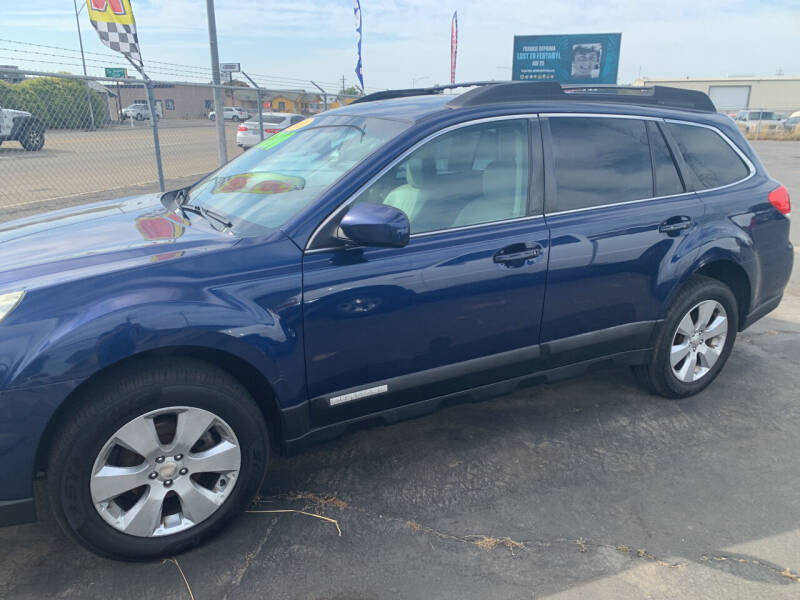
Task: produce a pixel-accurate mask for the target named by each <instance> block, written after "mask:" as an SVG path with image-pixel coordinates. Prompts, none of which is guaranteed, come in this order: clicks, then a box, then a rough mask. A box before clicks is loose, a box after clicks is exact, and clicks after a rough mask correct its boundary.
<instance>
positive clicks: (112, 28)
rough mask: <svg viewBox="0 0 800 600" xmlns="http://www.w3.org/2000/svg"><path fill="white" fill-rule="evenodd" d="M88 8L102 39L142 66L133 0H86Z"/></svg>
mask: <svg viewBox="0 0 800 600" xmlns="http://www.w3.org/2000/svg"><path fill="white" fill-rule="evenodd" d="M86 8H87V10H88V13H89V20H90V21H91V23H92V26H93V27H94V28H95V29H96V30H97V35H99V36H100V41H101V42H103V44H105V45H106V46H108V47H109V48H111V49H112V50H115V51H116V52H119V53H121V54H123V55H124V56H125V58H127V59H128V60H130V61H132V62H134V63H136V64H137V65H138V66H139V67H142V55H141V54H140V53H139V38H138V37H137V36H136V20H135V19H134V18H133V9H132V8H131V0H86Z"/></svg>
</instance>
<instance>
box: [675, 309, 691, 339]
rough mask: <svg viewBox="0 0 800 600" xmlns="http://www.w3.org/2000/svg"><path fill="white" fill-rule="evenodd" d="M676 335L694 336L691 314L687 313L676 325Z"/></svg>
mask: <svg viewBox="0 0 800 600" xmlns="http://www.w3.org/2000/svg"><path fill="white" fill-rule="evenodd" d="M678 333H680V334H682V335H685V336H686V337H691V336H692V335H693V334H694V321H692V314H691V313H688V314H687V315H686V316H685V317H683V319H681V322H680V323H678Z"/></svg>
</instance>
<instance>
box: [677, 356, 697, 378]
mask: <svg viewBox="0 0 800 600" xmlns="http://www.w3.org/2000/svg"><path fill="white" fill-rule="evenodd" d="M694 358H695V357H694V354H690V355H689V356H687V357H686V360H685V361H683V365H681V368H680V370H678V371H675V375H676V376H677V377H678V379H680V380H681V381H692V379H693V378H694Z"/></svg>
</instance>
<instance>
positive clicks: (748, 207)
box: [0, 82, 793, 559]
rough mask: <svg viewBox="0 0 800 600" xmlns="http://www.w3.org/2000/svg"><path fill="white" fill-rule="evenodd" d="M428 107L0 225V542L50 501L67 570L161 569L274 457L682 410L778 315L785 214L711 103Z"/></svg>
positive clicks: (322, 131)
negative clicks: (547, 402) (70, 563)
mask: <svg viewBox="0 0 800 600" xmlns="http://www.w3.org/2000/svg"><path fill="white" fill-rule="evenodd" d="M454 87H455V86H454ZM443 89H444V88H430V89H416V90H398V91H393V92H380V93H377V94H372V95H369V96H365V97H363V98H361V99H360V100H358V101H357V102H354V103H353V104H351V105H349V106H347V107H343V108H340V109H337V110H333V111H330V112H326V113H324V114H321V115H318V116H315V117H313V118H310V119H307V120H305V121H302V122H300V123H297V124H295V125H293V126H292V127H290V128H288V129H287V130H284V131H283V132H281V133H279V134H276V135H274V136H272V137H270V138H269V139H268V140H265V141H263V142H262V143H260V144H258V145H257V146H255V147H254V148H252V149H251V150H249V151H248V152H246V153H244V154H243V155H241V156H240V157H238V158H237V159H235V160H233V161H231V162H230V163H228V164H227V165H225V166H224V167H222V168H220V169H219V170H218V171H216V172H214V173H212V174H210V175H208V176H207V177H205V178H204V179H202V180H201V181H199V182H198V183H196V184H195V185H192V186H190V187H187V188H185V189H179V190H173V191H170V192H167V193H164V194H149V195H144V196H136V197H131V198H125V199H121V200H111V201H106V202H101V203H96V204H90V205H85V206H81V207H78V208H70V209H65V210H60V211H56V212H51V213H48V214H44V215H37V216H34V217H30V218H26V219H22V220H17V221H14V222H10V223H5V224H0V456H2V461H0V524H5V525H8V524H13V523H21V522H27V521H31V520H34V519H35V518H36V513H35V508H34V493H33V482H34V479H36V478H37V477H46V479H47V481H46V484H43V486H42V489H43V492H44V493H46V494H47V495H48V496H49V504H50V505H51V506H52V509H53V511H54V513H55V515H56V518H57V520H58V522H59V523H60V524H61V525H62V526H63V528H64V529H65V530H66V531H67V532H68V533H69V534H71V535H72V536H73V537H74V538H75V539H76V540H77V541H78V542H80V543H81V544H83V545H85V546H86V547H88V548H90V549H91V550H93V551H95V552H98V553H101V554H103V555H106V556H110V557H116V558H123V559H147V558H153V557H157V556H164V555H171V554H174V553H176V552H180V551H182V550H185V549H186V548H189V547H192V546H194V545H196V544H198V543H200V542H201V541H202V540H203V539H205V538H207V537H208V536H209V535H211V534H213V533H214V532H216V531H219V530H220V529H221V528H222V527H223V526H224V525H225V524H226V523H227V522H229V521H230V519H232V518H233V517H234V516H235V515H236V514H237V513H239V512H240V511H241V510H242V509H244V508H245V507H246V506H247V505H248V503H249V502H250V500H251V498H252V497H253V496H254V494H255V493H256V492H257V491H258V489H259V486H260V484H261V482H262V480H263V478H264V476H265V473H266V470H267V464H268V460H269V456H270V453H271V452H276V451H277V452H281V453H284V454H287V455H288V454H292V453H295V452H298V451H299V450H301V449H303V448H305V447H306V446H308V445H309V444H312V443H316V442H319V441H321V440H325V439H329V438H331V437H333V436H337V435H340V434H342V433H344V432H346V431H348V430H349V429H351V428H353V427H358V426H363V425H366V424H371V423H389V422H393V421H396V420H398V419H404V418H409V417H414V416H417V415H421V414H424V413H427V412H430V411H432V410H434V409H435V408H436V407H437V406H439V405H441V404H443V403H448V402H451V401H455V400H460V399H481V398H486V397H488V396H491V395H496V394H503V393H507V392H509V391H511V390H513V389H514V388H515V387H516V386H518V385H520V384H521V383H527V382H530V381H531V380H541V381H550V380H555V379H559V378H563V377H567V376H573V375H577V374H580V373H582V372H584V371H585V370H586V369H588V368H590V367H596V366H605V365H609V366H610V365H629V366H631V367H632V368H633V371H634V373H635V375H636V378H637V379H638V380H639V381H640V382H641V383H642V384H643V385H645V386H646V387H647V388H648V389H649V390H651V391H653V392H655V393H658V394H661V395H663V396H666V397H669V398H682V397H686V396H689V395H691V394H695V393H697V392H699V391H701V390H702V389H703V388H705V387H706V386H707V385H709V384H710V383H711V382H712V381H713V380H714V378H715V377H716V376H717V375H718V374H719V372H720V370H721V369H722V367H723V365H724V364H725V362H726V360H727V358H728V356H729V355H730V353H731V350H732V348H733V344H734V340H735V338H736V334H737V332H739V331H742V330H743V329H744V328H746V327H748V326H749V325H750V324H751V323H753V322H754V321H755V320H757V319H759V318H760V317H762V316H764V315H765V314H767V313H768V312H770V311H771V310H773V309H774V308H775V307H776V306H778V303H779V302H780V300H781V297H782V294H783V289H784V286H785V285H786V283H787V281H788V278H789V274H790V271H791V269H792V260H793V252H792V247H791V244H790V242H789V214H790V203H789V196H788V194H787V191H786V189H785V188H784V187H782V186H781V185H780V184H779V183H778V182H776V181H775V180H773V179H771V178H770V177H769V175H767V173H766V171H765V170H764V167H763V165H762V164H761V163H760V161H759V159H758V157H757V156H756V155H755V153H754V152H753V150H752V149H751V148H750V146H749V145H748V143H747V141H746V140H745V139H744V137H743V136H742V134H741V133H740V132H739V130H738V129H737V127H736V126H735V124H734V123H733V122H732V121H731V120H730V119H729V118H727V117H725V116H723V115H719V114H717V113H716V111H715V109H714V106H713V104H712V103H711V101H710V100H709V98H708V97H707V96H706V95H705V94H702V93H699V92H692V91H686V90H677V89H672V88H663V87H655V88H622V89H620V88H603V87H592V88H586V87H584V88H581V87H562V86H560V85H558V84H555V83H541V82H517V83H507V82H506V83H492V84H480V85H478V84H473V85H472V86H471V88H470V89H469V90H468V91H466V92H465V93H461V94H456V93H448V94H444V93H442V92H443ZM38 489H39V486H37V490H38Z"/></svg>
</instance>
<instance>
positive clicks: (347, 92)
mask: <svg viewBox="0 0 800 600" xmlns="http://www.w3.org/2000/svg"><path fill="white" fill-rule="evenodd" d="M342 94H343V95H344V96H363V95H364V94H363V93H362V92H361V90H360V89H359V88H357V87H356V86H354V85H351V86H350V87H349V88H345V89H344V91H343V92H342Z"/></svg>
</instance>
